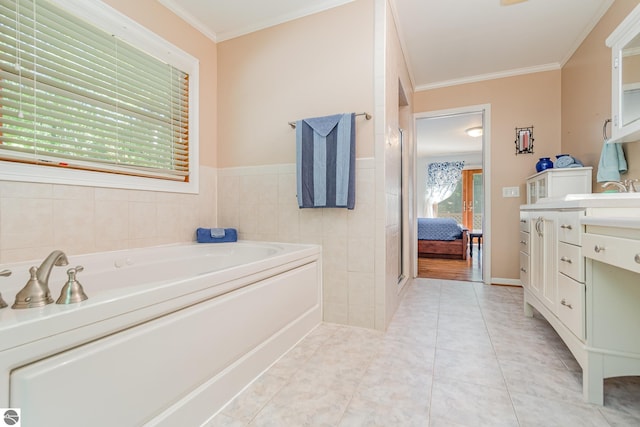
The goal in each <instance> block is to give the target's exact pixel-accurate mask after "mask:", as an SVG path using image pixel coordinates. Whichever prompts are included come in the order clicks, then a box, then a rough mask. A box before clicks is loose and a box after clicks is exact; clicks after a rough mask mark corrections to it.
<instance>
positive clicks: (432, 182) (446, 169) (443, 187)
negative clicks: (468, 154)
mask: <svg viewBox="0 0 640 427" xmlns="http://www.w3.org/2000/svg"><path fill="white" fill-rule="evenodd" d="M463 167H464V161H461V162H433V163H429V165H428V166H427V186H426V189H425V193H424V217H426V218H435V217H436V216H437V206H438V203H440V202H442V201H444V200H447V199H448V198H449V197H451V194H453V192H454V190H455V189H456V185H457V184H458V181H460V178H461V177H462V168H463Z"/></svg>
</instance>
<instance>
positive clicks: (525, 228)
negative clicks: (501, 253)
mask: <svg viewBox="0 0 640 427" xmlns="http://www.w3.org/2000/svg"><path fill="white" fill-rule="evenodd" d="M529 239H530V231H529V217H528V214H527V212H522V211H521V212H520V283H522V286H524V287H526V288H528V287H529V286H530V283H531V282H530V280H529V274H530V270H531V262H530V253H531V252H530V249H529V245H530V242H529Z"/></svg>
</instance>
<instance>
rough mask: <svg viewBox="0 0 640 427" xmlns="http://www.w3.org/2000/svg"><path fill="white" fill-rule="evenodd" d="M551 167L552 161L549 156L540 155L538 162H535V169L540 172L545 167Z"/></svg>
mask: <svg viewBox="0 0 640 427" xmlns="http://www.w3.org/2000/svg"><path fill="white" fill-rule="evenodd" d="M551 168H553V162H552V161H551V159H550V158H549V157H540V160H538V163H536V171H538V172H542V171H543V170H545V169H551Z"/></svg>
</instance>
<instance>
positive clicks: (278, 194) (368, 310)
mask: <svg viewBox="0 0 640 427" xmlns="http://www.w3.org/2000/svg"><path fill="white" fill-rule="evenodd" d="M373 165H374V162H373V159H371V158H367V159H358V160H357V161H356V206H355V209H354V210H347V209H299V208H298V203H297V200H296V173H295V165H293V164H287V165H275V166H255V167H238V168H226V169H220V170H219V171H218V226H220V227H235V228H238V232H239V234H240V238H241V239H247V240H261V241H279V242H292V243H316V244H321V245H322V247H323V254H322V256H323V276H324V288H323V292H324V320H326V321H328V322H335V323H342V324H348V325H354V326H362V327H367V328H374V326H375V325H374V314H375V313H374V308H375V292H374V272H375V265H374V252H375V250H374V243H375V239H374V225H375V220H374V208H375V191H374V169H373Z"/></svg>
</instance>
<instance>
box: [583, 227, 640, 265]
mask: <svg viewBox="0 0 640 427" xmlns="http://www.w3.org/2000/svg"><path fill="white" fill-rule="evenodd" d="M582 243H583V247H582V254H583V255H584V256H586V257H587V258H592V259H595V260H596V261H601V262H604V263H606V264H611V265H614V266H616V267H620V268H624V269H625V270H630V271H634V272H636V273H640V240H633V239H624V238H621V237H611V236H602V235H600V234H591V233H585V234H584V235H583V236H582Z"/></svg>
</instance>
